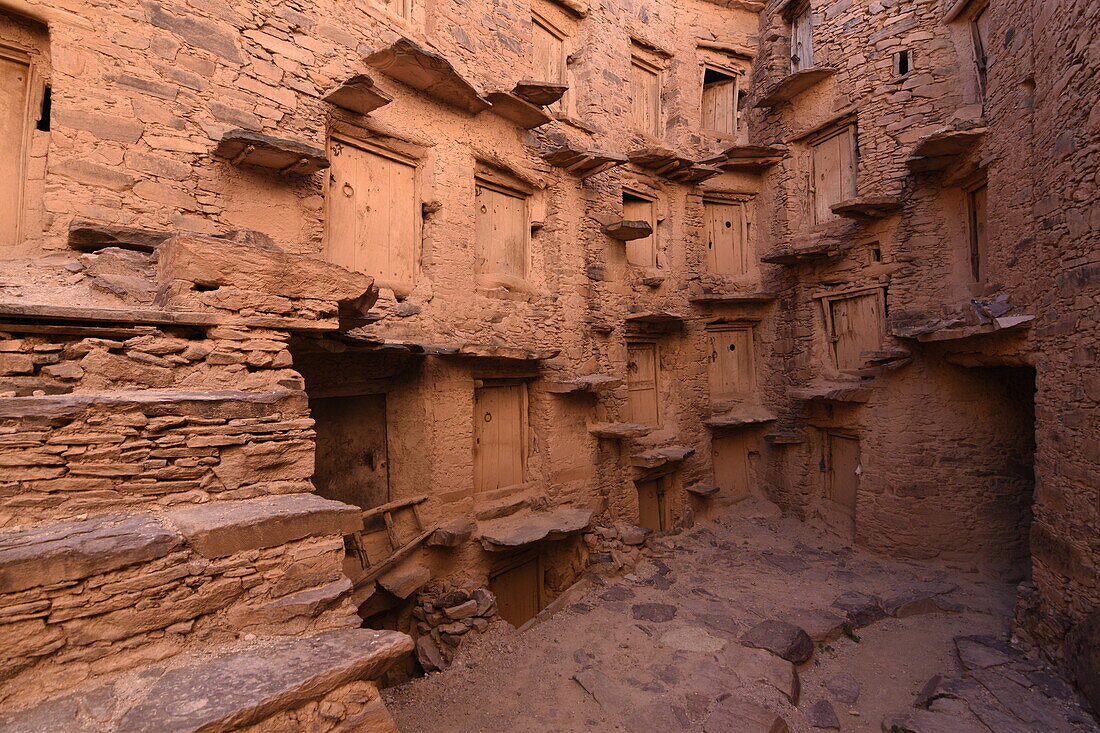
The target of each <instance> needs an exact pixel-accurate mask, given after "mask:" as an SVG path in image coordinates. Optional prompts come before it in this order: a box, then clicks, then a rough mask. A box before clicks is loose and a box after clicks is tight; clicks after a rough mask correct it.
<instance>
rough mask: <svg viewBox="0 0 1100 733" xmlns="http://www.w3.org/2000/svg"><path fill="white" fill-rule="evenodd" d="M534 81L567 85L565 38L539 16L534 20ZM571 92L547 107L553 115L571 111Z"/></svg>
mask: <svg viewBox="0 0 1100 733" xmlns="http://www.w3.org/2000/svg"><path fill="white" fill-rule="evenodd" d="M532 28H533V33H534V37H533V42H534V58H533V59H532V62H533V67H534V69H533V71H534V77H533V78H534V79H536V80H538V81H546V82H551V83H554V84H567V83H568V79H567V74H566V66H565V38H564V37H563V36H562V35H561V34H560V33H558V32H557V31H556V30H555V29H553V28H551V27H550V26H549V25H548V24H547V23H546V22H544V21H542V19H540V18H538V17H537V16H536V17H534V18H533V19H532ZM568 97H569V92H566V93H565V94H564V95H562V98H561V99H560V100H558V101H557V102H554V103H553V104H551V105H548V106H547V109H548V110H550V111H551V112H552V113H556V114H563V113H567V112H568V109H569V102H568Z"/></svg>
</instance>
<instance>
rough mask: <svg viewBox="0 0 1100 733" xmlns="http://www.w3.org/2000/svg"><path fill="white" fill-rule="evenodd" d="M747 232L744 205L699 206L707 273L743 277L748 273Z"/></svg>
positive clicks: (716, 204) (729, 203)
mask: <svg viewBox="0 0 1100 733" xmlns="http://www.w3.org/2000/svg"><path fill="white" fill-rule="evenodd" d="M747 229H748V222H747V221H746V219H745V205H744V204H742V203H734V202H720V201H704V202H703V231H704V234H705V236H706V240H707V262H708V264H709V267H710V271H711V272H713V273H715V274H717V275H744V274H746V273H747V272H748V271H749V256H748V248H747V242H746V239H747V237H746V233H747Z"/></svg>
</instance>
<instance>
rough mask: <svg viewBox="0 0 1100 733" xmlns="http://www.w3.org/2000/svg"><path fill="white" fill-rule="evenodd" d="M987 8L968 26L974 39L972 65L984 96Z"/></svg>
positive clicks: (987, 57)
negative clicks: (974, 67) (975, 69)
mask: <svg viewBox="0 0 1100 733" xmlns="http://www.w3.org/2000/svg"><path fill="white" fill-rule="evenodd" d="M989 18H990V13H989V8H988V7H985V8H982V9H981V10H980V11H979V12H978V14H977V15H976V16H974V20H973V21H972V22H971V24H970V33H971V35H972V37H973V39H974V64H975V66H976V68H977V72H978V88H979V90H980V91H981V94H982V96H983V97H984V96H985V90H986V84H987V78H988V69H989V49H990V45H989Z"/></svg>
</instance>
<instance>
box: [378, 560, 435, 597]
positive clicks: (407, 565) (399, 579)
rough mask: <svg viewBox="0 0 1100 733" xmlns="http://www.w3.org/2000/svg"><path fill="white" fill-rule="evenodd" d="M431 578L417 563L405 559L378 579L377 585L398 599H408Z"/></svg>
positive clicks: (424, 568)
mask: <svg viewBox="0 0 1100 733" xmlns="http://www.w3.org/2000/svg"><path fill="white" fill-rule="evenodd" d="M431 578H432V572H431V571H430V570H428V568H426V567H424V566H423V565H421V564H420V563H418V562H414V561H413V560H412V559H410V558H405V559H404V560H402V561H401V562H399V563H398V564H397V565H396V566H394V567H392V568H390V569H389V570H387V571H386V572H384V573H382V575H380V576H379V577H378V585H380V586H382V587H383V588H385V589H386V590H387V591H389V592H390V593H392V594H394V595H395V596H397V597H398V598H408V597H409V596H411V595H412V594H413V593H415V592H417V591H418V590H420V589H421V588H423V587H424V586H425V585H427V583H428V581H429V580H431Z"/></svg>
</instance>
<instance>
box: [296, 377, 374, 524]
mask: <svg viewBox="0 0 1100 733" xmlns="http://www.w3.org/2000/svg"><path fill="white" fill-rule="evenodd" d="M309 409H310V412H311V414H312V416H313V419H314V420H315V421H316V425H315V426H314V430H316V432H317V454H316V458H315V467H314V473H313V481H314V483H315V484H316V486H317V493H318V494H320V495H321V496H324V497H325V498H328V499H335V500H337V501H342V502H345V503H347V504H353V505H355V506H358V507H360V508H361V509H371V508H373V507H376V506H380V505H382V504H385V503H387V502H388V501H390V485H389V452H388V449H387V441H386V396H385V395H380V394H379V395H360V396H354V397H324V398H314V399H311V400H310V401H309Z"/></svg>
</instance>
